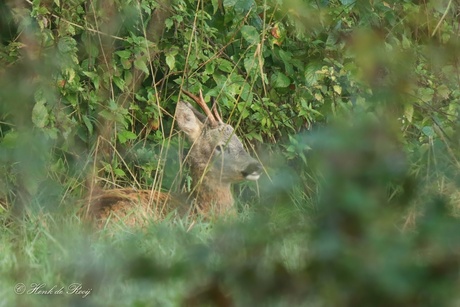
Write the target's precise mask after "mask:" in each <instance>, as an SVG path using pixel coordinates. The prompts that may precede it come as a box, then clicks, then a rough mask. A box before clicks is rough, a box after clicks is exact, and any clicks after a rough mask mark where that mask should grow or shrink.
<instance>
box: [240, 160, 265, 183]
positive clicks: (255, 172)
mask: <svg viewBox="0 0 460 307" xmlns="http://www.w3.org/2000/svg"><path fill="white" fill-rule="evenodd" d="M241 173H242V175H243V177H244V178H245V179H247V180H257V179H259V177H260V174H262V165H261V164H260V163H259V162H257V161H256V162H252V163H250V164H249V165H248V166H247V167H246V169H245V170H244V171H242V172H241Z"/></svg>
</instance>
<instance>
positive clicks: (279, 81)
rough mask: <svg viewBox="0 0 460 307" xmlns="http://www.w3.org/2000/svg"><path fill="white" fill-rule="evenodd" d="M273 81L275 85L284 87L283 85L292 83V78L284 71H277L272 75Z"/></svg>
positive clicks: (286, 85)
mask: <svg viewBox="0 0 460 307" xmlns="http://www.w3.org/2000/svg"><path fill="white" fill-rule="evenodd" d="M270 81H271V83H272V85H273V87H275V88H280V87H281V88H283V87H288V86H289V85H290V84H291V80H290V79H289V78H288V77H287V76H286V75H285V74H283V73H282V72H279V71H278V72H275V73H274V74H273V75H272V76H271V80H270Z"/></svg>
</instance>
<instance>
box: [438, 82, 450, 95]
mask: <svg viewBox="0 0 460 307" xmlns="http://www.w3.org/2000/svg"><path fill="white" fill-rule="evenodd" d="M436 92H437V94H438V95H439V96H441V97H442V98H443V99H448V98H449V95H450V92H451V91H450V89H449V88H448V87H447V86H446V85H445V84H443V85H440V86H439V87H438V88H437V89H436Z"/></svg>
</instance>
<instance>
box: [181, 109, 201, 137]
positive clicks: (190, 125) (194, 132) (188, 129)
mask: <svg viewBox="0 0 460 307" xmlns="http://www.w3.org/2000/svg"><path fill="white" fill-rule="evenodd" d="M176 121H177V124H178V125H179V128H180V129H181V130H182V131H184V132H185V134H187V136H188V138H189V139H190V141H192V142H193V141H195V140H196V139H197V138H198V137H199V136H200V134H201V131H202V130H203V123H202V122H201V121H200V119H199V118H198V117H197V116H196V115H195V113H194V112H193V110H192V109H191V107H189V106H188V104H187V103H185V102H183V101H179V103H178V104H177V107H176Z"/></svg>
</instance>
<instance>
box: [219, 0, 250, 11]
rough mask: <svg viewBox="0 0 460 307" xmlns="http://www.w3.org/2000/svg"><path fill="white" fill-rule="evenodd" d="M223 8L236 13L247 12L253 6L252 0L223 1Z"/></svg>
mask: <svg viewBox="0 0 460 307" xmlns="http://www.w3.org/2000/svg"><path fill="white" fill-rule="evenodd" d="M223 4H224V7H233V8H234V10H235V11H236V12H247V11H249V10H250V9H251V7H252V6H253V5H254V0H224V2H223Z"/></svg>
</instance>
